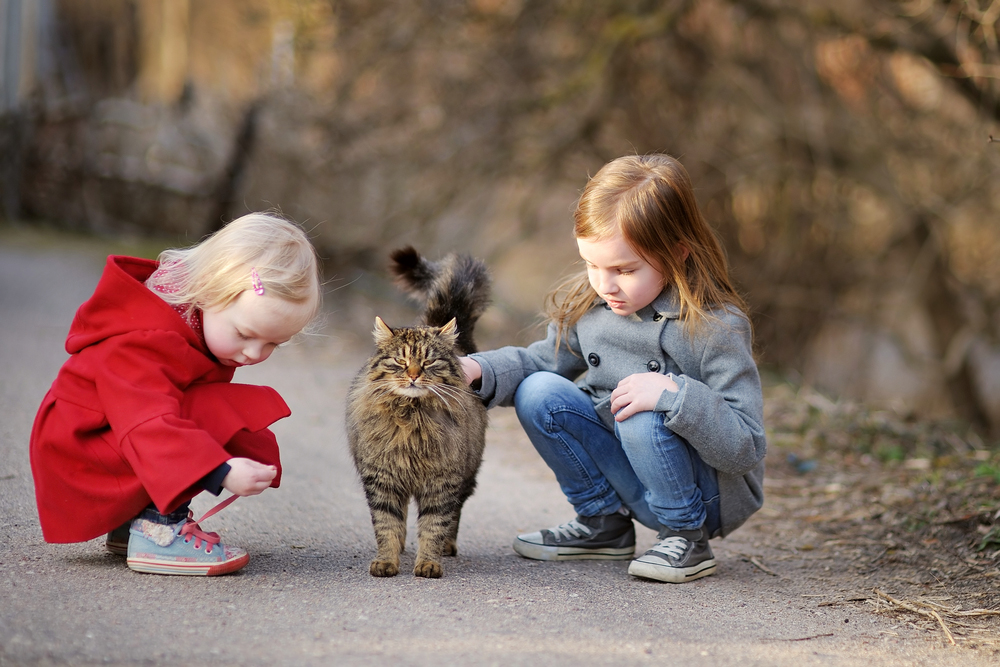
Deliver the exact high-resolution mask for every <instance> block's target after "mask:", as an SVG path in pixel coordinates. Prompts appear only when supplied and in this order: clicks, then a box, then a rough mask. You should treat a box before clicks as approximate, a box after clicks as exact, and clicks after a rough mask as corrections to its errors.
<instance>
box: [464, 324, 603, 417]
mask: <svg viewBox="0 0 1000 667" xmlns="http://www.w3.org/2000/svg"><path fill="white" fill-rule="evenodd" d="M469 357H470V358H472V359H475V360H476V361H477V362H479V365H480V366H481V367H482V369H483V379H482V387H481V388H480V389H479V391H478V394H479V396H480V398H482V399H483V401H484V402H485V403H486V407H487V408H493V407H496V406H511V405H514V392H516V391H517V388H518V386H520V384H521V381H522V380H524V378H526V377H528V376H529V375H531V374H532V373H537V372H538V371H550V372H552V373H558V374H559V375H562V376H563V377H566V378H569V379H570V380H575V379H576V378H577V377H578V376H579V375H580V374H581V373H583V372H584V371H585V370H586V369H587V363H586V362H585V361H584V360H583V356H582V355H581V354H580V343H579V341H578V340H577V336H576V331H575V330H572V331H570V332H569V334H568V335H566V336H563V337H562V339H561V341H560V343H559V351H558V353H557V352H556V326H555V324H551V323H550V324H549V327H548V335H547V336H546V337H545V339H544V340H540V341H536V342H534V343H532V344H531V345H529V346H528V347H513V346H510V347H502V348H499V349H497V350H489V351H487V352H477V353H476V354H470V355H469Z"/></svg>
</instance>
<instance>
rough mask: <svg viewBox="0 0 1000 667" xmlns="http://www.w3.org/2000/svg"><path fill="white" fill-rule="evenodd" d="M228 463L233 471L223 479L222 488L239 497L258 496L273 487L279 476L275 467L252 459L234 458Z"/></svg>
mask: <svg viewBox="0 0 1000 667" xmlns="http://www.w3.org/2000/svg"><path fill="white" fill-rule="evenodd" d="M226 463H228V464H229V467H230V468H232V470H230V471H229V473H228V474H227V475H226V476H225V478H223V480H222V488H224V489H226V490H228V491H230V492H231V493H233V494H235V495H237V496H256V495H257V494H258V493H261V492H262V491H263V490H264V489H266V488H268V487H269V486H271V482H272V481H273V480H274V478H275V477H277V476H278V469H277V468H276V467H275V466H266V465H264V464H263V463H258V462H257V461H254V460H252V459H244V458H232V459H229V460H228V461H226Z"/></svg>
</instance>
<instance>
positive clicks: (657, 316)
mask: <svg viewBox="0 0 1000 667" xmlns="http://www.w3.org/2000/svg"><path fill="white" fill-rule="evenodd" d="M662 319H663V313H656V314H655V315H653V321H654V322H659V321H660V320H662Z"/></svg>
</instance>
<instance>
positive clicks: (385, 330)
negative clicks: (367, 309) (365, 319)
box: [372, 315, 392, 345]
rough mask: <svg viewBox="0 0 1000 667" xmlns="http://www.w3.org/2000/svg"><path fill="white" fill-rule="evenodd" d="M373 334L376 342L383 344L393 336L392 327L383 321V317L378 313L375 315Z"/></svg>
mask: <svg viewBox="0 0 1000 667" xmlns="http://www.w3.org/2000/svg"><path fill="white" fill-rule="evenodd" d="M372 335H373V336H375V343H376V344H378V345H381V344H382V343H384V342H386V341H387V340H389V339H390V338H392V329H390V328H389V326H388V325H387V324H386V323H385V322H383V321H382V318H381V317H379V316H378V315H376V316H375V330H374V331H372Z"/></svg>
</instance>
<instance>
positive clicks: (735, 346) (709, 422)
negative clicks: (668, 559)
mask: <svg viewBox="0 0 1000 667" xmlns="http://www.w3.org/2000/svg"><path fill="white" fill-rule="evenodd" d="M596 304H597V305H595V306H594V308H592V309H591V310H590V311H588V312H587V313H586V314H585V315H584V316H583V317H582V318H580V321H579V322H577V324H576V326H575V327H573V328H572V329H571V330H570V331H569V332H568V334H567V335H564V336H563V338H562V340H561V341H560V348H559V350H558V352H557V351H556V349H555V341H556V330H555V325H554V324H549V328H548V336H547V337H546V338H545V340H541V341H537V342H535V343H532V344H531V345H529V346H528V347H503V348H500V349H497V350H491V351H488V352H480V353H477V354H473V355H470V356H471V357H472V358H473V359H475V360H476V361H477V362H479V364H480V365H481V366H482V368H483V379H482V388H481V389H480V390H479V395H480V396H481V397H482V399H483V400H484V401H486V404H487V407H494V406H511V405H513V404H514V392H515V391H516V390H517V387H518V385H520V384H521V381H522V380H523V379H524V378H526V377H527V376H528V375H530V374H531V373H534V372H537V371H551V372H554V373H558V374H559V375H562V376H563V377H566V378H569V379H571V380H576V383H577V386H578V387H580V389H581V390H583V391H584V392H586V393H587V394H588V395H589V396H590V397H591V399H592V400H593V402H594V407H595V408H596V410H597V413H598V415H600V417H601V419H602V421H603V422H604V423H605V425H607V426H608V428H611V429H613V428H614V417H613V415H612V414H611V407H610V405H611V392H612V391H614V389H615V387H616V386H617V385H618V382H619V381H621V380H622V379H624V378H625V377H627V376H629V375H632V374H634V373H648V372H655V373H663V374H670V375H671V377H672V378H673V379H674V381H675V382H676V383H677V385H678V388H679V390H678V391H677V392H670V391H664V392H663V394H662V395H661V396H660V399H659V401H658V402H657V404H656V407H655V410H656V411H657V412H662V413H663V419H664V421H665V424H666V426H667V427H668V428H669V429H670V430H671V431H673V432H674V433H676V434H677V435H679V436H681V437H682V438H684V439H685V440H687V442H688V443H689V444H690V445H691V446H692V447H694V448H695V449H696V450H697V451H698V453H699V454H700V455H701V458H702V460H703V461H704V462H705V463H707V464H708V465H710V466H712V467H713V468H715V469H716V470H717V471H718V479H719V503H720V506H719V511H720V514H721V522H722V529H721V531H720V533H719V535H720V536H725V535H728V534H729V533H730V532H732V531H733V530H734V529H736V528H737V527H739V526H740V525H741V524H742V523H743V522H744V521H746V520H747V519H748V518H749V517H750V515H752V514H753V513H754V512H756V511H757V510H758V509H760V508H761V506H762V505H763V503H764V488H763V483H764V453H765V451H766V448H767V444H766V440H765V435H764V422H763V410H764V399H763V396H762V393H761V385H760V375H759V373H758V371H757V365H756V363H754V360H753V353H752V350H751V331H750V326H749V323H748V322H747V320H746V318H745V317H744V316H743V315H742V314H740V313H738V312H733V311H730V310H724V309H717V310H715V311H713V315H714V317H712V318H709V319H708V320H707V321H706V322H705V324H704V326H703V327H702V328H701V329H700V330H698V331H697V333H696V334H695V335H694V336H693V337H692V336H689V335H687V334H686V333H685V332H684V329H683V326H682V324H681V322H680V320H679V319H678V318H679V315H680V301H679V298H678V296H677V292H676V290H675V289H674V288H671V287H668V288H667V289H665V290H664V291H663V292H662V293H660V295H659V296H658V297H657V298H656V299H655V300H654V301H653V303H651V304H650V305H648V306H646V307H645V308H643V309H642V310H640V311H638V312H636V313H635V314H633V315H630V316H627V317H623V316H621V315H616V314H614V313H613V312H612V311H611V309H610V308H609V307H607V306H606V305H605V304H604V303H603V302H600V301H599V302H596ZM713 537H715V536H713Z"/></svg>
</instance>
